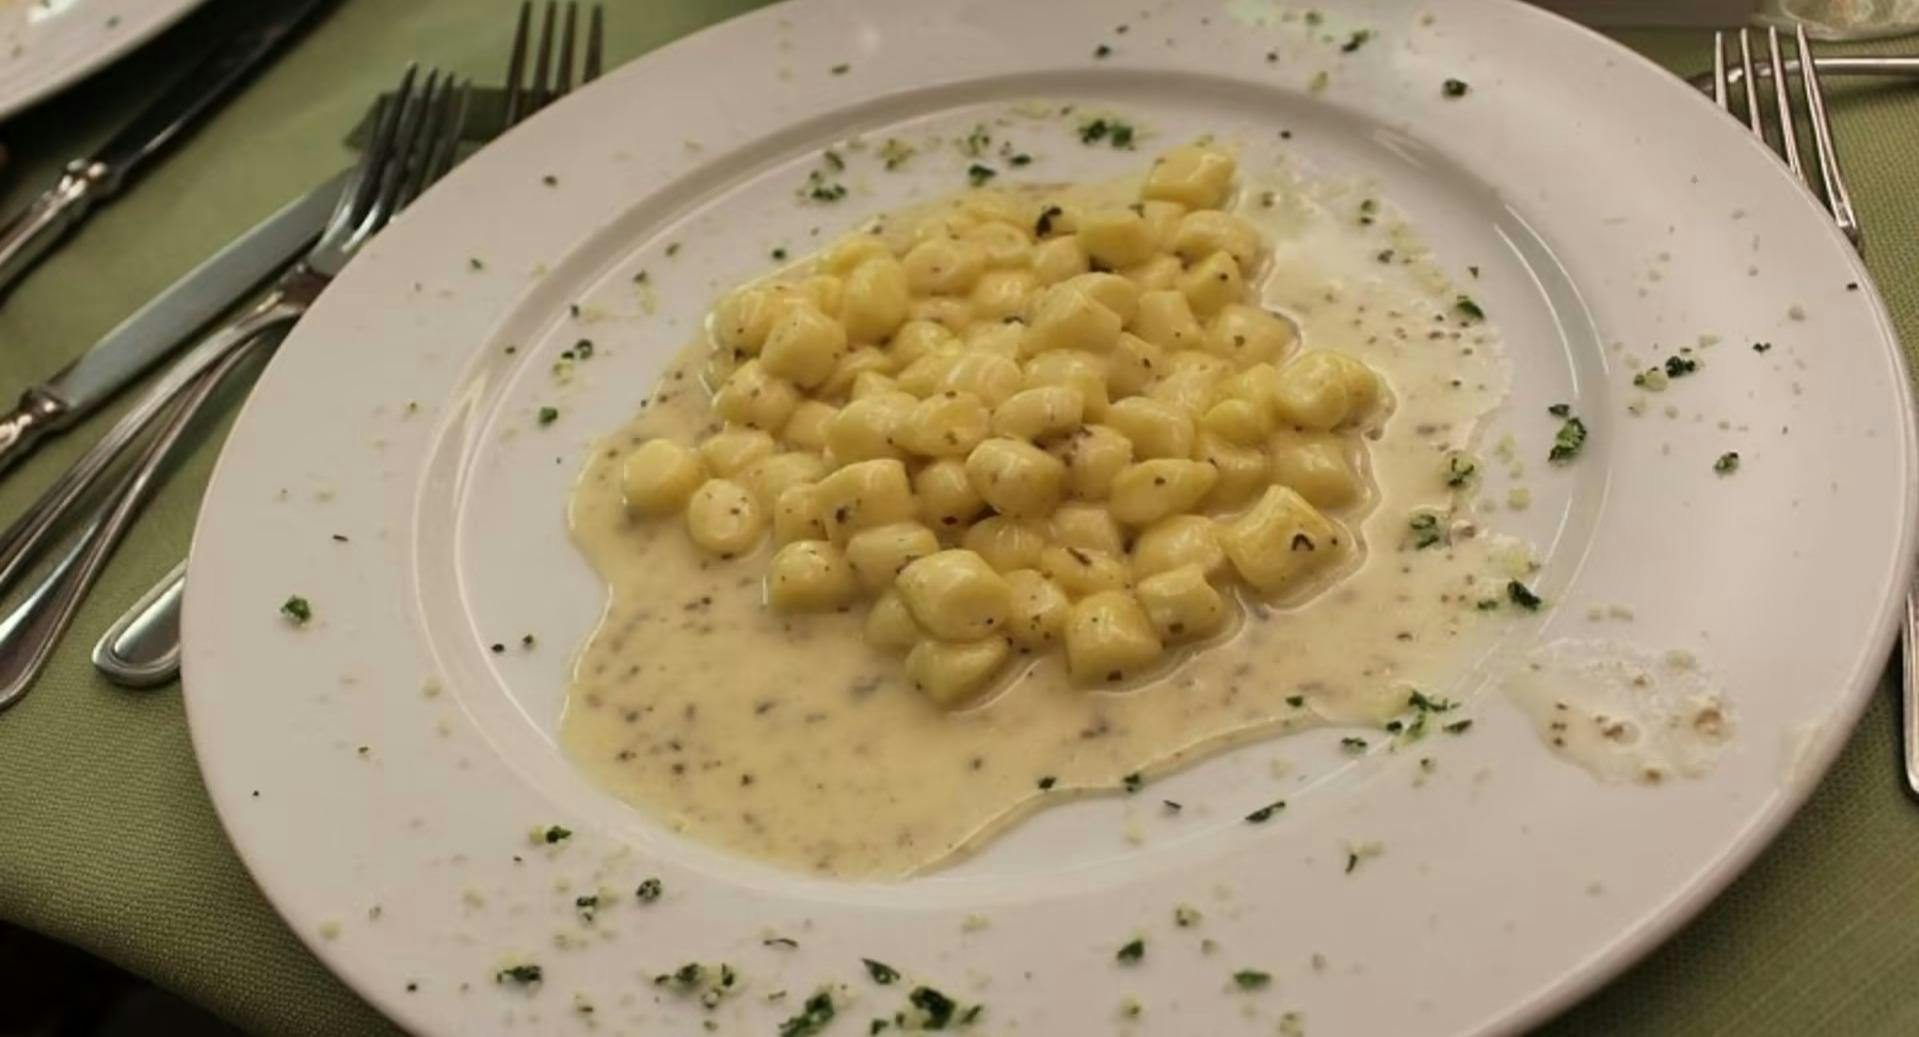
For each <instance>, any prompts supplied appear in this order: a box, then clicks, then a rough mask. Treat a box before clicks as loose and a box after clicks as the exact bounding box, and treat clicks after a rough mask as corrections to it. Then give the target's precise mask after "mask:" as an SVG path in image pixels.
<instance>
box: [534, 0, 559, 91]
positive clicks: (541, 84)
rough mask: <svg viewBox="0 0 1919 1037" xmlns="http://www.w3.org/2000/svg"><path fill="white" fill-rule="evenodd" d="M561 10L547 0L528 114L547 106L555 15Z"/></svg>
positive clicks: (541, 23) (550, 0) (541, 25)
mask: <svg viewBox="0 0 1919 1037" xmlns="http://www.w3.org/2000/svg"><path fill="white" fill-rule="evenodd" d="M558 12H559V6H558V5H557V4H555V3H554V0H546V17H545V18H544V19H542V21H541V22H540V51H539V54H538V56H536V57H535V58H534V60H533V91H532V93H533V96H532V98H531V102H532V103H530V104H529V105H527V109H526V111H527V114H528V115H531V114H533V113H534V112H537V111H539V110H540V109H542V108H545V107H546V101H547V98H548V97H549V96H550V95H549V94H548V93H547V83H548V79H547V75H548V73H549V72H550V71H551V69H552V65H553V16H554V15H555V14H557V13H558Z"/></svg>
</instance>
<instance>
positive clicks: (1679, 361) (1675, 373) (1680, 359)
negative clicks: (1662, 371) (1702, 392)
mask: <svg viewBox="0 0 1919 1037" xmlns="http://www.w3.org/2000/svg"><path fill="white" fill-rule="evenodd" d="M1697 370H1699V361H1697V360H1694V359H1693V358H1692V357H1689V356H1679V355H1676V354H1675V355H1673V356H1669V357H1667V358H1666V377H1668V378H1684V377H1685V376H1687V375H1689V374H1691V373H1693V372H1694V371H1697Z"/></svg>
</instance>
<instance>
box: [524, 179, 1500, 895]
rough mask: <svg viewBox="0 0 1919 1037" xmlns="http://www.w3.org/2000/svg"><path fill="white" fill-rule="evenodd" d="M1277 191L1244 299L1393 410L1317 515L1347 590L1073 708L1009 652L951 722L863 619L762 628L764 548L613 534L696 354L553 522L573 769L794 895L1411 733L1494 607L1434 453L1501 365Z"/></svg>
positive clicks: (1409, 285) (1421, 294)
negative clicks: (1305, 745)
mask: <svg viewBox="0 0 1919 1037" xmlns="http://www.w3.org/2000/svg"><path fill="white" fill-rule="evenodd" d="M1137 184H1138V181H1137V180H1134V181H1132V182H1130V183H1129V184H1125V185H1116V186H1125V187H1127V188H1130V189H1132V190H1136V189H1137ZM1276 186H1278V188H1279V189H1278V190H1276V191H1272V192H1266V191H1260V190H1257V189H1248V190H1245V191H1244V192H1243V194H1244V196H1245V197H1246V201H1245V202H1244V203H1242V204H1241V206H1240V207H1239V210H1238V211H1239V213H1240V215H1242V216H1245V217H1246V218H1247V219H1249V220H1251V221H1253V222H1254V223H1255V224H1256V225H1258V226H1259V227H1260V229H1261V231H1262V233H1264V234H1265V235H1266V236H1267V237H1268V239H1269V241H1270V242H1271V244H1272V248H1273V256H1272V258H1271V260H1270V262H1269V263H1268V264H1267V269H1266V273H1265V275H1264V276H1263V278H1262V279H1261V283H1260V290H1261V295H1262V298H1263V301H1264V303H1265V304H1266V305H1267V306H1268V307H1269V308H1271V309H1273V310H1275V311H1277V312H1282V313H1284V314H1286V315H1287V316H1288V317H1290V318H1291V319H1292V320H1293V321H1294V322H1295V323H1296V324H1297V325H1298V328H1299V331H1300V338H1301V345H1302V347H1303V348H1325V349H1337V350H1340V351H1342V352H1345V353H1347V354H1349V355H1351V356H1354V357H1356V358H1358V359H1360V360H1363V361H1364V362H1366V363H1367V364H1368V365H1370V366H1371V367H1372V368H1373V369H1374V370H1375V371H1377V372H1379V373H1380V375H1381V376H1382V377H1383V378H1384V380H1385V382H1386V384H1387V385H1388V387H1389V389H1390V394H1391V397H1392V399H1393V401H1394V403H1393V410H1392V412H1391V414H1390V416H1388V417H1387V418H1386V419H1385V420H1384V421H1383V422H1381V423H1380V424H1379V426H1378V428H1377V430H1376V431H1375V432H1373V433H1370V434H1369V442H1368V443H1367V454H1368V463H1369V466H1370V476H1371V480H1372V482H1373V483H1374V484H1375V489H1374V490H1373V491H1372V492H1371V493H1370V494H1369V495H1367V496H1366V497H1365V498H1364V499H1363V500H1362V501H1361V502H1360V503H1359V504H1357V505H1354V506H1352V507H1349V508H1346V509H1341V510H1338V511H1335V512H1332V513H1331V514H1333V515H1334V517H1337V518H1339V519H1341V520H1342V521H1343V522H1345V523H1346V524H1347V525H1348V526H1349V527H1350V528H1352V529H1354V530H1356V531H1357V532H1358V533H1359V534H1360V538H1361V540H1362V541H1363V542H1364V544H1365V553H1364V557H1363V561H1362V563H1361V564H1360V565H1359V566H1358V567H1357V568H1356V569H1355V570H1354V571H1352V572H1351V573H1349V574H1347V575H1345V576H1343V578H1341V579H1340V580H1339V581H1338V582H1337V583H1336V584H1334V585H1332V586H1331V587H1330V588H1328V589H1326V590H1324V591H1322V592H1321V593H1319V594H1318V595H1317V596H1315V597H1313V598H1312V599H1310V600H1309V601H1307V602H1305V603H1304V604H1302V605H1300V606H1298V607H1292V608H1273V607H1269V606H1263V605H1260V604H1258V603H1257V602H1253V601H1250V600H1247V599H1245V598H1244V597H1242V599H1241V602H1240V608H1239V609H1238V612H1239V616H1238V619H1237V620H1236V621H1235V623H1234V625H1233V626H1232V627H1231V628H1230V630H1229V631H1228V632H1227V633H1226V634H1224V635H1222V636H1221V637H1219V638H1217V639H1215V641H1214V642H1212V643H1209V644H1206V645H1203V646H1201V647H1200V648H1199V650H1197V651H1195V652H1191V653H1189V654H1187V655H1185V656H1184V657H1183V658H1182V659H1181V661H1180V662H1179V663H1178V664H1177V665H1176V666H1174V667H1172V668H1171V669H1170V670H1168V671H1166V672H1163V673H1162V674H1160V675H1159V676H1157V677H1155V678H1152V679H1148V680H1146V681H1143V682H1139V683H1136V684H1132V685H1128V686H1126V687H1123V688H1116V689H1097V690H1088V689H1085V688H1081V687H1077V686H1075V685H1074V684H1073V683H1072V682H1071V681H1070V680H1069V679H1068V676H1067V674H1066V672H1065V663H1064V659H1063V658H1062V656H1061V654H1060V653H1059V652H1057V651H1053V652H1049V653H1046V654H1044V655H1043V656H1041V655H1034V656H1030V657H1016V659H1015V662H1014V665H1013V667H1012V670H1013V676H1012V678H1011V679H1010V681H1009V682H1008V683H1006V684H1005V685H1004V686H1003V688H1002V689H1001V690H999V691H997V692H995V693H994V694H992V695H991V696H989V697H988V698H987V699H986V700H984V701H983V702H982V703H981V704H979V705H976V706H973V707H971V708H967V709H964V710H961V711H956V712H949V711H947V710H945V709H942V708H940V707H939V706H938V705H936V704H934V703H933V702H932V701H931V700H930V699H928V698H927V697H926V696H924V695H922V694H920V693H919V692H918V691H916V690H915V689H914V688H913V686H912V684H911V682H910V681H908V680H907V679H906V678H905V676H904V674H903V672H902V666H901V662H900V659H899V658H898V657H897V656H896V655H890V654H884V653H881V652H879V651H877V650H875V649H873V648H871V647H869V646H868V645H867V644H866V643H865V642H864V641H863V640H862V637H861V627H862V617H863V610H854V611H851V612H847V613H840V614H831V613H829V614H822V615H797V616H795V615H783V614H779V613H775V612H773V611H772V610H770V609H769V608H768V607H767V606H766V605H765V603H764V589H763V576H764V573H765V572H766V564H767V559H768V558H769V557H770V555H771V552H772V548H771V547H770V546H764V545H763V546H762V547H761V549H760V550H759V551H758V552H756V553H754V554H752V555H749V556H747V557H742V558H736V559H732V560H725V561H721V560H716V559H713V558H711V557H708V556H705V555H702V554H701V553H700V552H698V551H696V550H695V549H694V548H693V547H692V545H691V544H689V542H688V540H687V535H686V532H685V530H684V529H683V528H682V524H681V523H680V522H678V521H658V522H640V521H636V520H633V519H630V518H629V517H628V515H627V512H626V509H625V507H624V504H623V500H622V489H621V462H622V459H623V458H624V456H625V455H626V454H627V453H628V452H629V451H631V450H632V449H633V448H634V447H635V446H637V445H638V444H639V443H642V442H644V441H645V440H647V439H650V438H654V437H660V436H667V437H672V438H675V439H677V440H679V441H681V442H692V441H693V440H694V439H695V438H696V437H697V434H698V433H699V432H700V431H701V430H703V429H706V428H708V427H710V426H712V425H713V423H714V421H715V419H714V418H713V416H712V414H711V413H710V410H709V400H710V397H709V394H708V392H707V390H706V388H705V387H704V386H703V385H702V384H701V381H700V377H699V375H700V371H701V370H702V367H703V365H704V363H705V358H706V355H707V353H708V351H709V349H710V346H709V345H708V343H707V342H705V341H700V342H696V343H693V344H692V345H691V346H689V347H688V348H687V349H686V350H685V351H684V352H683V353H682V354H680V355H679V356H678V357H677V358H676V359H675V360H674V362H673V363H672V365H671V366H670V367H669V368H668V369H667V372H666V374H665V376H664V378H663V380H662V383H661V388H660V390H659V391H658V393H657V394H656V395H655V397H654V398H653V400H652V401H651V403H650V405H649V406H648V408H647V409H646V410H645V411H644V412H643V414H642V415H641V416H640V417H639V418H638V419H637V420H635V421H634V422H632V423H631V424H630V425H629V426H628V427H626V428H624V429H622V430H620V431H619V432H617V433H615V434H614V435H612V436H610V437H608V438H607V439H606V440H604V441H602V442H601V443H599V444H598V445H597V446H596V448H595V449H594V451H593V454H592V456H591V458H590V460H589V462H588V463H587V466H586V469H585V471H584V473H583V475H582V477H581V479H580V481H579V483H578V485H577V488H576V490H575V493H574V497H573V499H572V502H571V511H570V519H571V526H572V531H573V537H574V539H575V541H576V543H577V544H578V546H579V548H580V549H581V550H582V551H583V552H584V553H585V555H586V556H587V558H588V559H589V560H590V562H591V563H592V565H593V566H594V568H595V569H596V570H597V571H598V572H599V573H600V575H601V576H602V577H603V578H604V579H605V580H606V582H607V585H608V586H609V588H610V601H609V604H608V607H607V611H606V614H605V616H604V618H603V620H602V623H601V625H600V627H599V628H598V630H597V631H596V632H595V633H594V635H593V636H592V639H591V640H590V642H589V643H588V644H587V645H586V647H585V648H584V650H583V651H582V652H581V654H580V656H579V658H578V660H577V663H576V666H575V672H574V677H573V683H572V687H571V689H570V691H569V694H568V698H567V704H566V710H565V715H564V717H563V720H562V725H561V740H562V743H563V745H564V747H565V750H566V751H567V753H568V754H569V755H570V756H571V758H572V759H573V760H574V761H575V762H576V763H577V764H578V766H580V767H581V768H583V769H584V770H585V771H586V772H587V773H588V774H589V775H591V776H592V777H593V778H594V779H595V780H596V781H598V782H599V783H600V784H602V785H603V786H604V787H606V788H607V789H609V790H611V791H612V792H614V793H615V794H617V795H618V796H620V797H621V798H623V799H625V800H626V801H628V802H630V803H632V804H633V805H634V806H635V807H637V808H638V809H640V810H642V811H644V812H645V813H647V814H648V815H650V816H652V817H654V818H656V819H658V821H659V822H660V823H662V824H664V825H666V826H668V827H670V828H671V829H673V830H675V831H677V832H681V833H683V834H685V835H686V836H688V837H690V838H693V839H697V840H699V841H702V842H705V843H709V844H712V845H716V846H719V847H722V848H725V849H727V850H731V851H734V852H738V853H741V854H744V855H747V856H750V857H753V858H757V859H761V860H765V861H770V862H773V863H776V864H780V865H784V866H788V867H792V868H795V869H798V870H802V871H806V872H810V873H815V874H821V875H831V876H840V877H848V878H881V879H885V878H899V877H904V876H908V875H912V874H914V873H917V872H923V871H925V870H928V869H930V868H934V867H936V866H938V865H940V864H941V863H942V862H945V861H949V860H951V859H953V858H954V857H955V856H956V855H959V854H962V853H964V852H967V851H968V850H970V849H973V848H976V847H977V846H978V845H979V844H980V843H981V842H983V841H984V840H985V839H986V838H988V837H989V836H990V834H991V833H993V832H994V831H996V830H998V829H1001V828H1003V827H1004V826H1006V825H1008V824H1011V823H1013V822H1014V821H1016V820H1017V819H1018V818H1020V817H1022V816H1024V815H1025V814H1026V813H1027V812H1028V811H1030V810H1032V809H1034V808H1036V807H1039V806H1041V805H1043V804H1047V803H1052V802H1057V801H1060V800H1063V799H1066V798H1069V797H1071V796H1074V795H1076V794H1085V793H1087V792H1089V791H1094V790H1118V789H1121V788H1122V787H1123V786H1124V785H1125V784H1126V783H1127V782H1128V779H1129V776H1132V775H1142V776H1143V778H1144V779H1145V780H1150V779H1151V778H1152V777H1153V776H1154V775H1155V774H1159V773H1164V772H1165V771H1167V770H1170V769H1173V768H1176V767H1180V766H1183V765H1185V764H1189V763H1191V762H1193V761H1194V760H1197V759H1199V758H1201V757H1203V756H1205V755H1207V754H1209V753H1212V752H1216V751H1219V750H1221V749H1223V748H1225V747H1229V746H1232V745H1235V744H1240V743H1243V742H1245V741H1247V740H1250V739H1254V738H1260V737H1265V736H1270V735H1273V734H1275V733H1278V732H1284V731H1290V730H1296V729H1300V728H1304V727H1309V726H1314V725H1318V724H1324V723H1329V722H1338V723H1363V724H1379V723H1384V722H1386V721H1388V720H1390V719H1392V718H1395V717H1406V716H1410V714H1411V713H1412V711H1411V710H1409V707H1408V702H1409V695H1410V693H1411V691H1412V690H1414V689H1421V690H1423V691H1425V692H1427V693H1435V689H1443V688H1445V687H1446V686H1447V684H1448V682H1449V680H1450V679H1452V678H1453V677H1455V676H1457V675H1458V674H1459V673H1460V671H1461V667H1462V665H1463V664H1464V663H1466V662H1469V661H1470V660H1472V659H1473V658H1474V657H1476V656H1477V655H1478V653H1479V652H1480V651H1481V650H1482V649H1483V647H1484V645H1485V643H1486V641H1487V640H1488V639H1489V637H1490V635H1491V634H1492V633H1493V632H1494V631H1495V630H1496V629H1497V627H1498V626H1499V624H1500V618H1499V617H1500V615H1501V613H1503V612H1506V611H1509V610H1511V609H1513V608H1514V607H1515V606H1514V605H1513V604H1512V603H1511V602H1510V601H1509V600H1508V598H1507V590H1506V584H1507V580H1508V578H1509V576H1511V575H1513V572H1512V571H1510V570H1509V569H1502V564H1506V565H1510V563H1511V561H1512V560H1511V559H1510V558H1502V557H1501V556H1502V555H1503V554H1509V553H1511V552H1510V549H1509V548H1508V549H1502V548H1501V547H1499V546H1498V544H1497V542H1496V541H1495V539H1494V538H1491V537H1488V536H1486V535H1484V534H1483V533H1479V532H1477V531H1475V529H1474V528H1473V526H1472V523H1471V520H1470V518H1469V517H1467V512H1466V506H1465V501H1464V498H1465V497H1467V496H1468V495H1470V492H1471V490H1470V486H1471V483H1470V482H1466V483H1465V486H1466V488H1465V489H1456V488H1454V487H1452V486H1449V484H1448V477H1449V476H1455V477H1456V473H1457V471H1458V469H1457V468H1455V467H1453V458H1454V456H1455V454H1454V452H1456V451H1462V450H1465V449H1467V448H1469V447H1470V446H1471V444H1472V442H1473V436H1474V433H1475V429H1476V427H1477V424H1478V422H1479V419H1480V418H1481V416H1483V415H1484V414H1486V413H1487V412H1489V411H1490V410H1491V409H1492V408H1493V407H1494V406H1495V405H1496V404H1497V403H1498V402H1499V400H1500V399H1501V398H1502V397H1503V396H1504V394H1505V391H1506V386H1507V381H1508V372H1507V370H1506V367H1505V363H1504V361H1503V359H1502V357H1501V355H1500V352H1499V349H1498V346H1497V342H1496V337H1495V335H1494V333H1493V332H1492V331H1491V330H1490V328H1489V327H1488V325H1487V324H1485V323H1484V322H1482V321H1481V320H1479V319H1478V317H1477V315H1476V314H1472V313H1462V312H1461V309H1460V307H1459V306H1458V305H1457V298H1458V296H1457V293H1456V291H1455V289H1454V288H1453V287H1452V285H1451V284H1450V282H1449V281H1448V279H1447V278H1446V276H1445V275H1444V274H1443V273H1442V272H1441V271H1440V270H1439V268H1438V267H1437V266H1436V265H1435V264H1434V263H1433V262H1432V261H1431V260H1430V259H1428V258H1426V256H1425V254H1424V250H1423V249H1422V248H1421V247H1420V246H1419V244H1418V242H1417V241H1416V239H1415V238H1414V237H1413V236H1412V235H1411V234H1410V232H1409V231H1407V230H1406V228H1405V227H1404V226H1403V225H1398V224H1396V223H1395V222H1394V221H1392V220H1391V219H1390V218H1389V217H1388V216H1387V215H1386V214H1385V213H1381V214H1380V217H1379V219H1378V221H1377V222H1378V225H1377V226H1372V227H1368V228H1365V229H1363V230H1362V228H1360V227H1359V226H1356V225H1355V223H1354V221H1353V219H1352V217H1351V216H1350V215H1349V212H1350V210H1351V207H1352V205H1353V203H1354V200H1355V196H1352V195H1350V194H1344V193H1341V192H1338V191H1336V190H1331V189H1327V188H1322V187H1316V186H1314V185H1308V184H1301V183H1291V182H1289V183H1285V184H1279V185H1276ZM1089 190H1091V189H1089ZM1051 196H1052V197H1060V196H1061V193H1060V192H1057V191H1056V192H1052V193H1051ZM1263 203H1270V204H1263ZM1367 211H1368V212H1369V213H1370V212H1372V211H1374V210H1373V209H1372V208H1368V209H1367ZM1389 245H1390V246H1391V255H1390V257H1389V258H1382V249H1385V248H1386V247H1387V246H1389ZM1423 510H1431V511H1433V512H1436V513H1438V514H1439V515H1440V516H1441V518H1440V519H1439V521H1438V523H1437V526H1436V527H1435V526H1428V527H1427V530H1426V531H1425V532H1424V533H1418V532H1416V531H1414V530H1412V529H1410V528H1409V517H1410V516H1412V515H1414V514H1415V513H1418V512H1421V511H1423ZM1434 540H1437V541H1438V542H1433V541H1434ZM1422 542H1423V543H1426V544H1427V546H1425V547H1424V548H1418V547H1416V546H1415V545H1416V544H1418V543H1422ZM1443 719H1444V718H1435V719H1434V722H1433V727H1434V728H1435V729H1436V728H1437V727H1438V726H1439V725H1440V722H1441V721H1443ZM1429 737H1430V735H1429ZM1135 780H1138V779H1135Z"/></svg>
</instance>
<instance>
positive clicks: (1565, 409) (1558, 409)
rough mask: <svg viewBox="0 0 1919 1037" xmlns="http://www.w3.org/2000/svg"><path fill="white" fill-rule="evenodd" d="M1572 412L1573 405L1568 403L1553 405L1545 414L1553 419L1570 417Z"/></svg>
mask: <svg viewBox="0 0 1919 1037" xmlns="http://www.w3.org/2000/svg"><path fill="white" fill-rule="evenodd" d="M1572 412H1573V405H1572V404H1570V403H1555V404H1553V405H1552V406H1550V407H1547V408H1546V413H1548V414H1550V415H1552V416H1553V417H1555V418H1568V417H1571V416H1572Z"/></svg>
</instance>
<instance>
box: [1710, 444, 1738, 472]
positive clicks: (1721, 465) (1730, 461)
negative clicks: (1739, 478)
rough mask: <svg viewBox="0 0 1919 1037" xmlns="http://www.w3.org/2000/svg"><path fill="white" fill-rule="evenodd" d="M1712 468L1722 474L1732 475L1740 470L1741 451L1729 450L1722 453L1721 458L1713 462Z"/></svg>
mask: <svg viewBox="0 0 1919 1037" xmlns="http://www.w3.org/2000/svg"><path fill="white" fill-rule="evenodd" d="M1712 470H1713V471H1715V472H1718V473H1719V474H1720V475H1731V474H1732V473H1734V472H1736V471H1738V470H1739V452H1738V451H1736V450H1728V451H1726V452H1725V453H1723V454H1720V455H1719V460H1717V461H1714V462H1713V463H1712Z"/></svg>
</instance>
